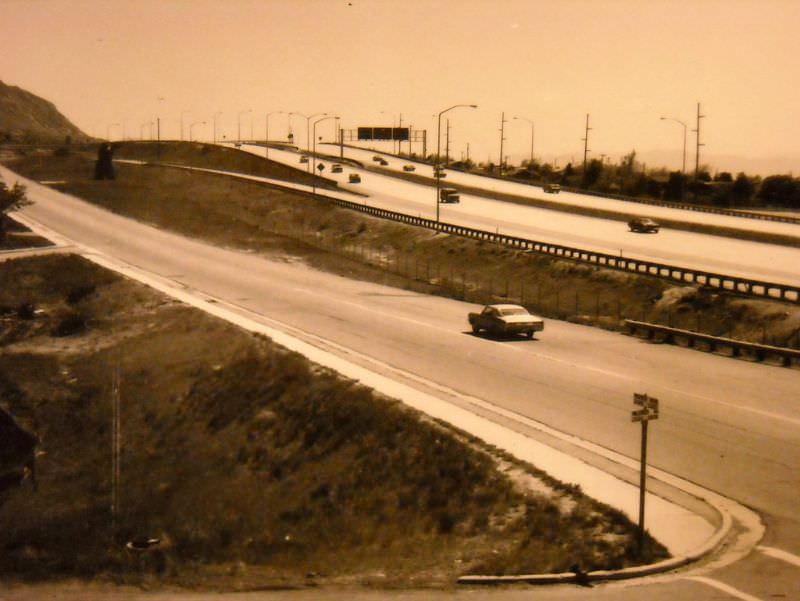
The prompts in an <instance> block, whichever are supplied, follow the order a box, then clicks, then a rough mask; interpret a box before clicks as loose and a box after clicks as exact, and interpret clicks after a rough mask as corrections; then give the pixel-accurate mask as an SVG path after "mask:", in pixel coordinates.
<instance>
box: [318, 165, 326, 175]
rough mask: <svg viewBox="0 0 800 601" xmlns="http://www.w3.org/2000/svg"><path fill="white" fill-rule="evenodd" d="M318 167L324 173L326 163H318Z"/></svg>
mask: <svg viewBox="0 0 800 601" xmlns="http://www.w3.org/2000/svg"><path fill="white" fill-rule="evenodd" d="M317 169H318V170H319V172H320V173H322V172H323V171H325V165H323V164H322V163H320V164H319V165H317Z"/></svg>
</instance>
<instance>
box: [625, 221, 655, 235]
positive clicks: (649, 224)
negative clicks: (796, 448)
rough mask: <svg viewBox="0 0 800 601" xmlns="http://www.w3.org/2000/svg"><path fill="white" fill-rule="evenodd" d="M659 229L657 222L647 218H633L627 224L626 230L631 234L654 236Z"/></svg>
mask: <svg viewBox="0 0 800 601" xmlns="http://www.w3.org/2000/svg"><path fill="white" fill-rule="evenodd" d="M660 227H661V226H660V225H659V224H658V222H657V221H654V220H652V219H650V218H649V217H634V218H633V219H631V220H630V221H629V222H628V229H630V230H631V231H632V232H637V233H640V234H647V233H653V234H656V233H658V229H659V228H660Z"/></svg>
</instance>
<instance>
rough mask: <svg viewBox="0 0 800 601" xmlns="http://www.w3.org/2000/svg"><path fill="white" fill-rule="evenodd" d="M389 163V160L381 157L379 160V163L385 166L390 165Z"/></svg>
mask: <svg viewBox="0 0 800 601" xmlns="http://www.w3.org/2000/svg"><path fill="white" fill-rule="evenodd" d="M388 164H389V161H387V160H386V159H381V160H380V161H378V165H382V166H384V167H386V165H388Z"/></svg>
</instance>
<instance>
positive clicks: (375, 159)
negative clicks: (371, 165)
mask: <svg viewBox="0 0 800 601" xmlns="http://www.w3.org/2000/svg"><path fill="white" fill-rule="evenodd" d="M372 160H373V161H375V162H376V163H377V162H379V161H382V160H383V157H382V156H381V155H379V154H374V155H372Z"/></svg>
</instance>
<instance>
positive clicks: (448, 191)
mask: <svg viewBox="0 0 800 601" xmlns="http://www.w3.org/2000/svg"><path fill="white" fill-rule="evenodd" d="M439 202H443V203H445V204H458V203H459V202H461V197H460V196H459V195H458V190H456V189H455V188H442V189H441V190H439Z"/></svg>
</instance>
